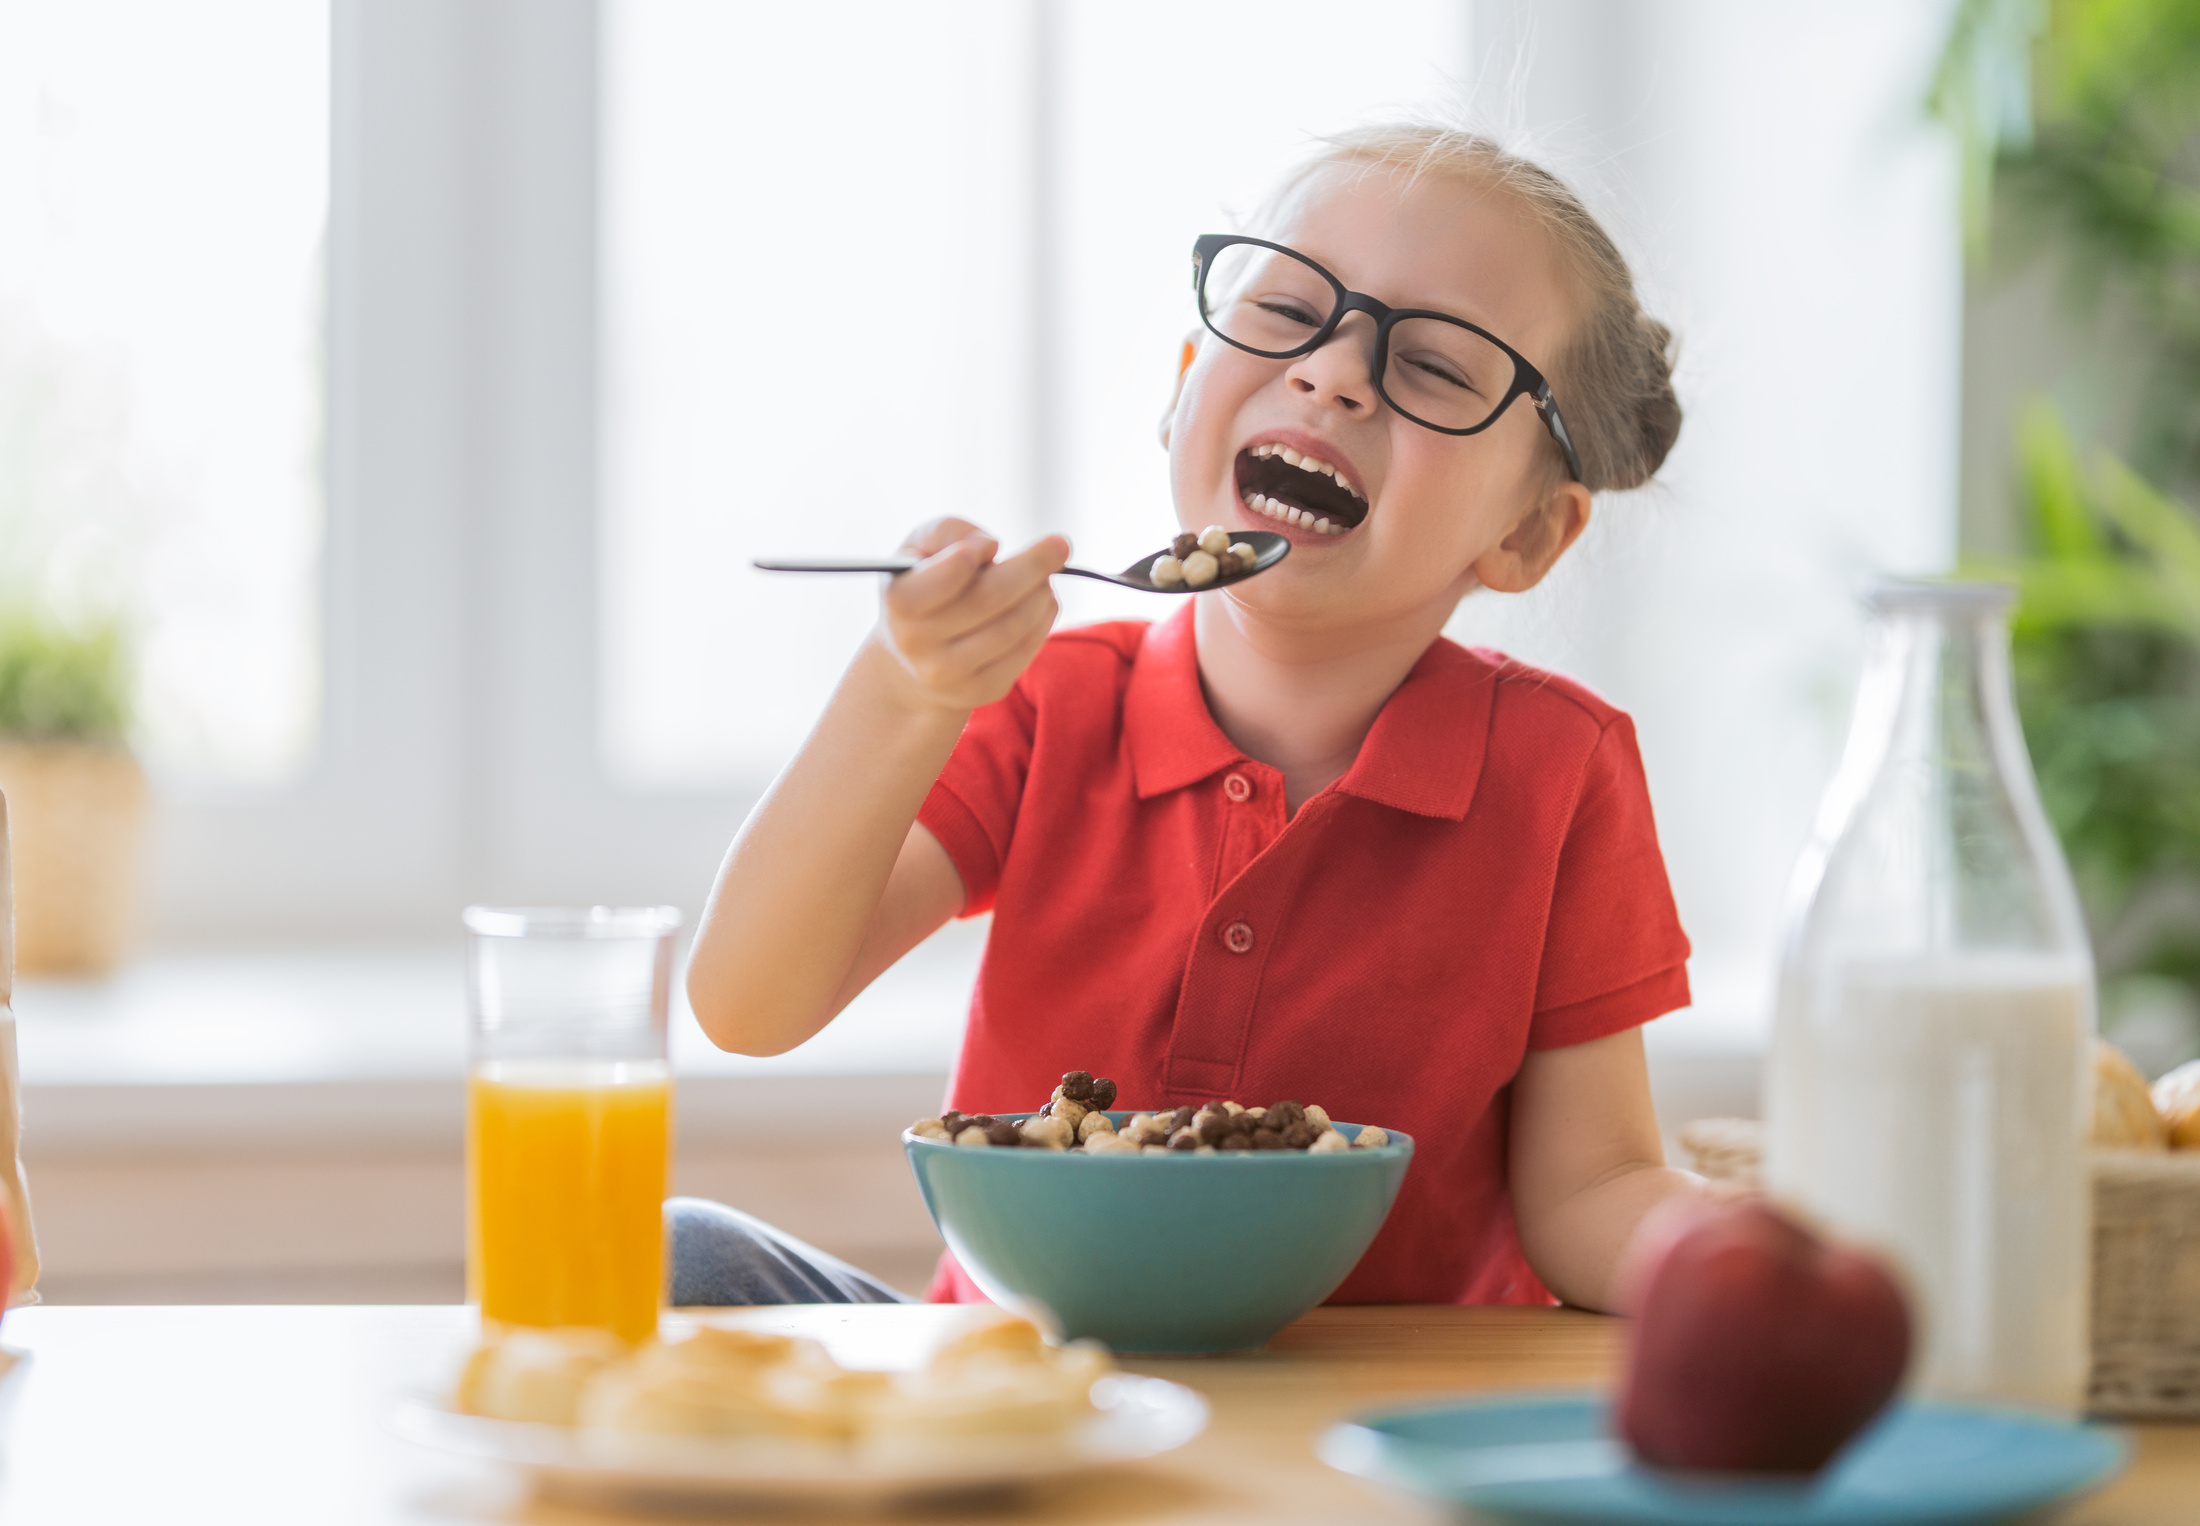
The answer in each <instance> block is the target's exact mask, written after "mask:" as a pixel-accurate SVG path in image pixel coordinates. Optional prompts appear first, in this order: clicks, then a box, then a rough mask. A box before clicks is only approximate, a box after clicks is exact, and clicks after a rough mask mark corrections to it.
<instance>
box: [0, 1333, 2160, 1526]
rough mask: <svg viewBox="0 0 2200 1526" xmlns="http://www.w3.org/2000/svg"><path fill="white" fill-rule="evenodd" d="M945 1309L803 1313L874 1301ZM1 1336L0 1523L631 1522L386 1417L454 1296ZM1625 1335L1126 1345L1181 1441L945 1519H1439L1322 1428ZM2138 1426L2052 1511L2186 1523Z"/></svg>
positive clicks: (1589, 1364) (1590, 1380)
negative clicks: (1356, 1467)
mask: <svg viewBox="0 0 2200 1526" xmlns="http://www.w3.org/2000/svg"><path fill="white" fill-rule="evenodd" d="M941 1312H942V1311H937V1310H929V1309H924V1308H902V1309H893V1308H884V1309H879V1308H874V1309H865V1310H858V1311H854V1314H853V1315H852V1316H851V1314H850V1311H848V1310H846V1309H838V1310H825V1309H819V1310H818V1311H817V1313H818V1314H819V1315H820V1316H823V1317H828V1318H833V1319H841V1320H845V1319H848V1318H850V1317H854V1318H858V1319H873V1320H879V1321H910V1320H917V1321H922V1320H926V1319H931V1318H936V1317H938V1315H939V1314H940V1313H941ZM5 1335H6V1344H7V1345H8V1346H10V1347H12V1348H14V1349H16V1350H19V1351H28V1352H30V1353H31V1354H32V1359H31V1361H30V1363H29V1365H28V1368H27V1369H26V1371H25V1372H23V1373H21V1374H18V1376H17V1378H16V1380H15V1382H14V1384H13V1385H12V1388H13V1394H12V1397H13V1401H14V1402H13V1411H12V1415H10V1416H8V1417H7V1418H5V1419H0V1521H5V1522H7V1523H8V1526H48V1523H62V1522H66V1523H71V1526H74V1523H79V1522H88V1523H106V1522H115V1523H137V1522H159V1523H161V1526H175V1523H181V1522H194V1521H209V1522H212V1521H219V1522H222V1523H224V1526H232V1523H233V1526H250V1523H258V1522H282V1523H284V1526H321V1523H354V1522H356V1523H375V1526H384V1523H397V1522H406V1523H426V1522H433V1523H438V1526H460V1523H477V1522H541V1523H563V1526H589V1523H602V1522H608V1521H614V1520H623V1519H639V1518H630V1517H622V1516H612V1515H606V1514H603V1513H601V1512H598V1511H595V1510H590V1509H584V1508H581V1507H578V1506H575V1505H571V1504H566V1503H562V1502H557V1501H550V1500H542V1499H537V1498H533V1497H531V1496H530V1495H529V1493H528V1492H527V1490H526V1488H525V1486H524V1485H523V1484H522V1483H520V1482H518V1481H517V1480H516V1479H515V1478H514V1477H512V1476H510V1475H507V1474H504V1473H501V1472H499V1471H496V1470H493V1469H488V1468H483V1467H477V1466H474V1465H471V1464H468V1463H465V1462H460V1461H455V1460H450V1459H445V1458H442V1457H440V1456H437V1455H435V1454H433V1453H429V1452H424V1451H419V1450H417V1449H415V1448H413V1447H411V1446H408V1445H407V1444H406V1443H404V1442H401V1441H398V1440H396V1439H395V1438H394V1437H392V1436H390V1435H389V1433H388V1432H387V1431H386V1430H385V1429H384V1428H383V1424H382V1417H383V1414H384V1412H385V1410H386V1409H387V1407H388V1403H389V1399H390V1396H391V1395H392V1394H393V1393H396V1392H399V1391H401V1390H404V1389H407V1388H418V1387H422V1386H425V1385H428V1384H431V1383H433V1382H434V1381H435V1379H436V1376H437V1375H438V1374H440V1373H443V1372H446V1371H448V1370H449V1368H450V1366H451V1365H452V1363H453V1362H454V1361H455V1359H456V1358H457V1356H458V1355H459V1354H461V1353H462V1352H463V1351H464V1350H465V1349H466V1347H467V1346H468V1345H469V1344H470V1342H471V1339H472V1335H473V1318H472V1316H471V1314H470V1313H469V1312H468V1311H467V1310H465V1309H463V1308H430V1307H405V1308H297V1307H287V1308H222V1307H199V1308H33V1309H19V1310H16V1311H15V1312H13V1313H11V1314H9V1315H8V1316H7V1320H6V1324H5ZM1618 1335H1619V1327H1618V1326H1617V1325H1616V1324H1615V1323H1614V1322H1613V1321H1610V1320H1607V1319H1603V1318H1600V1317H1598V1316H1596V1315H1590V1314H1578V1313H1573V1312H1570V1311H1563V1310H1550V1309H1461V1308H1398V1307H1393V1308H1325V1309H1317V1310H1316V1311H1315V1312H1314V1313H1312V1314H1310V1315H1308V1316H1307V1317H1306V1318H1305V1319H1304V1320H1301V1321H1300V1322H1299V1323H1298V1324H1296V1325H1294V1326H1292V1327H1291V1329H1289V1330H1287V1331H1286V1332H1284V1334H1283V1335H1282V1336H1281V1337H1280V1338H1279V1339H1278V1340H1277V1341H1276V1343H1275V1345H1274V1346H1273V1347H1272V1348H1271V1349H1270V1350H1268V1351H1267V1352H1264V1353H1262V1354H1260V1355H1258V1356H1251V1357H1223V1358H1206V1359H1188V1360H1169V1361H1137V1362H1131V1363H1128V1364H1126V1365H1128V1366H1130V1367H1132V1368H1134V1369H1135V1370H1137V1371H1140V1372H1148V1373H1152V1374H1155V1375H1156V1376H1160V1377H1166V1378H1171V1379H1174V1380H1175V1381H1177V1382H1180V1383H1186V1384H1189V1385H1190V1386H1192V1387H1194V1388H1197V1389H1199V1390H1201V1391H1202V1392H1204V1393H1205V1394H1206V1395H1207V1396H1208V1397H1209V1399H1211V1400H1212V1401H1213V1403H1214V1419H1213V1423H1212V1424H1211V1425H1210V1426H1209V1428H1208V1430H1207V1432H1206V1433H1205V1434H1204V1435H1202V1436H1201V1437H1200V1438H1199V1439H1198V1440H1197V1441H1195V1442H1193V1443H1192V1444H1191V1445H1190V1446H1188V1447H1186V1448H1184V1449H1183V1450H1182V1451H1180V1452H1176V1453H1172V1454H1171V1455H1170V1456H1168V1457H1166V1458H1162V1459H1158V1460H1156V1461H1154V1462H1151V1463H1146V1464H1142V1465H1139V1466H1137V1467H1129V1468H1121V1469H1116V1470H1113V1471H1110V1472H1107V1473H1102V1474H1094V1475H1088V1476H1086V1477H1085V1478H1082V1479H1079V1480H1076V1481H1075V1482H1073V1483H1064V1484H1061V1485H1052V1486H1048V1487H1047V1488H1045V1489H1041V1490H1037V1491H1034V1492H1032V1493H1030V1494H1027V1495H1024V1496H1021V1497H1019V1499H1018V1501H1017V1502H1016V1503H1015V1504H1014V1505H1013V1506H1009V1507H1006V1508H1003V1509H1001V1510H999V1511H984V1512H973V1511H971V1510H970V1509H968V1508H962V1509H959V1510H958V1511H956V1512H955V1513H954V1514H953V1515H952V1516H951V1517H942V1518H941V1520H942V1522H943V1526H945V1523H946V1522H947V1521H949V1520H952V1523H953V1526H1021V1523H1024V1522H1030V1523H1033V1526H1037V1523H1040V1522H1045V1523H1047V1526H1062V1523H1063V1522H1065V1521H1070V1520H1076V1521H1079V1522H1088V1523H1106V1526H1122V1523H1127V1522H1137V1521H1163V1522H1172V1523H1175V1522H1181V1523H1187V1526H1189V1523H1200V1522H1234V1523H1254V1522H1258V1523H1259V1526H1281V1523H1285V1522H1298V1521H1324V1522H1398V1521H1408V1522H1418V1523H1423V1526H1427V1523H1430V1522H1434V1521H1438V1520H1441V1519H1444V1517H1443V1516H1441V1515H1440V1514H1439V1513H1438V1512H1435V1511H1433V1510H1430V1509H1427V1508H1424V1507H1422V1506H1419V1505H1415V1504H1412V1503H1409V1502H1405V1501H1401V1500H1396V1499H1391V1498H1388V1497H1386V1496H1383V1495H1379V1494H1376V1493H1374V1492H1372V1491H1370V1490H1369V1489H1367V1488H1366V1487H1364V1486H1363V1485H1361V1484H1359V1483H1357V1482H1356V1481H1354V1480H1352V1479H1349V1478H1345V1477H1343V1476H1341V1475H1339V1474H1336V1473H1332V1472H1331V1471H1330V1470H1329V1469H1327V1468H1325V1467H1323V1466H1322V1464H1321V1463H1320V1462H1318V1461H1317V1460H1316V1459H1315V1457H1314V1454H1313V1450H1312V1443H1313V1440H1314V1438H1315V1436H1316V1435H1318V1434H1319V1433H1320V1431H1321V1430H1322V1429H1323V1427H1325V1426H1327V1425H1328V1424H1329V1423H1330V1422H1332V1421H1333V1420H1335V1419H1337V1418H1338V1417H1340V1416H1342V1415H1345V1414H1347V1413H1349V1412H1351V1411H1353V1410H1356V1409H1360V1408H1363V1407H1366V1406H1368V1405H1370V1404H1375V1403H1381V1402H1386V1401H1389V1400H1393V1399H1397V1398H1400V1397H1410V1396H1414V1395H1424V1394H1426V1395H1435V1394H1445V1393H1468V1392H1472V1391H1475V1390H1480V1389H1501V1388H1530V1387H1567V1386H1579V1385H1584V1384H1595V1383H1599V1382H1602V1381H1605V1380H1606V1379H1607V1378H1608V1377H1609V1376H1610V1373H1611V1368H1612V1361H1613V1358H1614V1356H1615V1354H1616V1349H1617V1340H1618ZM7 1392H8V1390H6V1389H0V1394H6V1393H7ZM4 1402H5V1400H4V1399H0V1403H4ZM2133 1434H2134V1439H2135V1440H2136V1442H2137V1453H2136V1460H2135V1462H2134V1464H2133V1467H2132V1469H2131V1471H2130V1472H2129V1473H2127V1474H2126V1475H2125V1476H2124V1477H2123V1478H2122V1479H2120V1480H2118V1481H2117V1482H2116V1483H2115V1484H2113V1485H2111V1486H2110V1487H2109V1488H2107V1489H2105V1490H2103V1491H2102V1492H2101V1493H2099V1494H2097V1495H2095V1496H2093V1497H2092V1498H2090V1499H2088V1500H2085V1501H2083V1502H2081V1503H2080V1504H2078V1505H2077V1506H2075V1507H2073V1508H2072V1509H2071V1510H2070V1511H2068V1512H2067V1513H2066V1514H2065V1515H2064V1516H2063V1517H2062V1519H2063V1520H2066V1521H2068V1522H2071V1523H2073V1526H2075V1523H2085V1526H2111V1523H2114V1526H2155V1523H2159V1526H2170V1523H2173V1522H2174V1523H2179V1526H2184V1523H2190V1522H2193V1521H2195V1520H2200V1426H2167V1425H2164V1426H2140V1427H2135V1428H2134V1433H2133ZM654 1519H657V1520H663V1519H665V1518H664V1517H655V1518H654ZM690 1519H692V1517H690ZM742 1519H743V1520H744V1521H748V1522H752V1523H753V1522H757V1521H759V1520H760V1519H761V1518H760V1517H757V1516H754V1515H745V1516H743V1517H742ZM804 1519H805V1520H807V1521H810V1522H812V1523H814V1522H816V1521H817V1520H818V1519H819V1518H818V1517H816V1516H808V1517H805V1518H804Z"/></svg>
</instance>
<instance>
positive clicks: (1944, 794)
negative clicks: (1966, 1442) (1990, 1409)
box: [1765, 583, 2093, 1410]
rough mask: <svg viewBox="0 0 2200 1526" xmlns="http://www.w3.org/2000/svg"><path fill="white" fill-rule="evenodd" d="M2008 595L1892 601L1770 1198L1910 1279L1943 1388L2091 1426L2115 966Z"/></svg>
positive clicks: (1807, 969) (1831, 872) (1813, 879)
mask: <svg viewBox="0 0 2200 1526" xmlns="http://www.w3.org/2000/svg"><path fill="white" fill-rule="evenodd" d="M2010 600H2011V593H2010V590H2008V589H2006V588H2003V587H2000V586H1997V585H1988V584H1961V583H1933V584H1926V583H1894V584H1888V585H1885V586H1882V587H1881V588H1879V589H1878V590H1876V591H1875V592H1874V593H1873V594H1872V596H1871V598H1870V601H1869V602H1870V606H1871V609H1872V612H1873V614H1874V616H1875V619H1874V624H1873V631H1872V649H1871V655H1870V659H1869V662H1868V665H1867V667H1866V669H1865V673H1864V679H1863V683H1862V685H1861V686H1860V688H1859V689H1858V691H1857V698H1856V709H1855V712H1854V715H1853V716H1852V718H1851V721H1850V732H1849V740H1848V747H1847V750H1846V752H1845V753H1844V754H1843V756H1842V760H1841V766H1840V769H1839V771H1838V773H1837V774H1836V775H1835V778H1834V781H1833V783H1832V785H1831V786H1830V787H1829V788H1828V789H1827V791H1826V797H1825V800H1824V802H1823V804H1822V805H1821V807H1820V812H1819V818H1818V824H1817V829H1816V831H1815V833H1814V834H1813V836H1812V840H1811V843H1810V846H1809V847H1808V848H1806V849H1805V850H1804V853H1803V857H1802V859H1801V861H1800V862H1799V863H1798V864H1797V866H1796V872H1795V880H1794V884H1793V887H1792V891H1791V901H1790V905H1789V908H1788V920H1787V927H1786V943H1785V948H1784V950H1783V955H1782V963H1781V972H1780V996H1779V1010H1778V1016H1777V1019H1776V1022H1775V1026H1774V1032H1773V1044H1772V1057H1771V1063H1770V1066H1769V1068H1768V1072H1767V1080H1766V1096H1765V1121H1766V1141H1765V1177H1766V1185H1767V1188H1768V1190H1769V1191H1770V1192H1771V1193H1772V1194H1773V1195H1774V1196H1775V1197H1777V1198H1782V1199H1785V1200H1787V1201H1789V1202H1791V1203H1793V1204H1794V1205H1796V1206H1797V1207H1800V1208H1801V1209H1803V1210H1804V1211H1805V1212H1806V1213H1808V1214H1809V1215H1811V1216H1812V1217H1814V1218H1816V1219H1817V1220H1818V1221H1819V1222H1820V1223H1822V1224H1824V1225H1825V1226H1826V1227H1827V1228H1829V1229H1831V1230H1832V1231H1834V1232H1835V1233H1838V1234H1841V1235H1844V1236H1846V1237H1848V1238H1851V1239H1855V1240H1859V1241H1862V1242H1864V1243H1866V1244H1872V1245H1876V1246H1878V1247H1880V1248H1881V1249H1882V1250H1884V1251H1886V1252H1888V1253H1889V1254H1890V1255H1892V1257H1893V1258H1894V1259H1895V1260H1896V1261H1897V1262H1898V1263H1899V1264H1900V1265H1901V1267H1902V1268H1903V1269H1904V1271H1905V1272H1906V1273H1907V1274H1908V1277H1909V1281H1910V1286H1911V1289H1912V1292H1913V1294H1914V1295H1915V1298H1916V1302H1917V1309H1916V1312H1917V1314H1918V1316H1919V1321H1920V1336H1921V1340H1920V1343H1919V1347H1918V1359H1917V1362H1916V1365H1915V1366H1914V1367H1913V1369H1912V1377H1913V1381H1914V1382H1915V1383H1916V1385H1917V1387H1918V1388H1919V1389H1920V1390H1921V1391H1923V1392H1925V1393H1928V1394H1933V1395H1937V1396H1943V1397H1971V1398H1982V1399H1996V1400H2006V1401H2011V1402H2015V1403H2020V1404H2033V1405H2043V1406H2049V1407H2053V1408H2058V1409H2065V1410H2074V1409H2076V1408H2077V1407H2078V1405H2079V1403H2080V1401H2081V1400H2082V1398H2083V1395H2084V1390H2085V1381H2086V1364H2087V1350H2086V1338H2087V1329H2086V1326H2087V1310H2088V1301H2087V1283H2088V1260H2089V1256H2090V1250H2091V1234H2090V1213H2089V1198H2088V1191H2089V1189H2088V1180H2087V1174H2086V1168H2085V1154H2084V1139H2085V1135H2086V1132H2087V1129H2088V1126H2089V1123H2090V1118H2091V1085H2092V1065H2091V1056H2090V1045H2091V1040H2092V1035H2093V961H2092V956H2091V954H2090V952H2089V950H2088V945H2087V942H2086V934H2085V925H2084V922H2083V920H2082V918H2081V917H2080V915H2079V911H2078V901H2077V895H2076V893H2075V891H2074V889H2073V887H2072V885H2071V880H2070V870H2069V868H2068V866H2067V865H2066V864H2065V863H2064V862H2063V856H2062V850H2061V848H2060V847H2059V846H2058V844H2057V843H2056V841H2055V835H2054V833H2053V831H2052V830H2051V829H2050V828H2049V826H2048V823H2047V818H2046V816H2045V814H2044V813H2043V812H2042V811H2041V809H2040V804H2039V795H2038V792H2037V790H2036V788H2035V786H2034V783H2033V778H2032V767H2031V763H2030V760H2029V759H2028V758H2027V756H2026V754H2025V750H2024V736H2023V733H2022V732H2021V730H2020V729H2019V727H2018V724H2017V717H2016V707H2015V704H2014V701H2013V699H2012V696H2011V693H2010V682H2009V633H2008V625H2007V621H2006V616H2007V612H2008V608H2009V604H2010Z"/></svg>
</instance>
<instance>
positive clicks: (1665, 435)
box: [1613, 312, 1681, 487]
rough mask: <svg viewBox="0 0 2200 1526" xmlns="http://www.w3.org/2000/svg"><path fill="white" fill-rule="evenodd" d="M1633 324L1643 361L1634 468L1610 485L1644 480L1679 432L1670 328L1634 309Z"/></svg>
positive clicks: (1631, 484)
mask: <svg viewBox="0 0 2200 1526" xmlns="http://www.w3.org/2000/svg"><path fill="white" fill-rule="evenodd" d="M1635 324H1636V327H1637V328H1639V329H1640V330H1641V333H1642V346H1641V354H1642V357H1643V361H1644V365H1643V372H1644V374H1643V384H1644V385H1643V387H1642V390H1641V391H1640V392H1639V393H1637V395H1636V399H1635V431H1636V436H1637V438H1638V440H1639V442H1640V444H1639V454H1638V456H1637V461H1636V465H1637V466H1638V471H1637V473H1636V474H1635V476H1634V480H1633V481H1631V482H1624V483H1620V482H1615V483H1614V484H1613V486H1614V487H1640V486H1642V484H1643V483H1645V482H1648V481H1649V480H1650V478H1651V476H1652V475H1653V474H1655V473H1656V471H1657V469H1658V468H1659V467H1661V466H1663V465H1664V464H1665V458H1666V456H1667V455H1669V454H1670V453H1671V452H1672V449H1673V442H1674V441H1675V440H1677V439H1679V438H1680V434H1681V400H1680V397H1679V395H1678V394H1676V393H1675V392H1674V391H1673V361H1674V353H1675V351H1676V349H1677V348H1678V346H1677V345H1675V344H1674V342H1673V331H1672V330H1671V329H1670V328H1668V327H1666V325H1664V324H1662V323H1660V322H1659V321H1658V320H1657V319H1655V318H1653V317H1651V316H1650V315H1649V314H1648V313H1642V312H1638V313H1636V314H1635Z"/></svg>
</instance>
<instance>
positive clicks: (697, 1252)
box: [665, 1197, 915, 1309]
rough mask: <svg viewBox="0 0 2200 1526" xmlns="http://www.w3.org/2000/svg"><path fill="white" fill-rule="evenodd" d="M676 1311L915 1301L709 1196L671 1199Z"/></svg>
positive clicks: (669, 1277) (668, 1220)
mask: <svg viewBox="0 0 2200 1526" xmlns="http://www.w3.org/2000/svg"><path fill="white" fill-rule="evenodd" d="M665 1234H666V1241H667V1259H668V1260H669V1261H670V1263H671V1265H670V1267H669V1268H668V1269H667V1271H666V1281H668V1282H669V1283H670V1284H671V1287H670V1289H669V1293H670V1302H671V1304H672V1307H674V1308H676V1309H677V1308H686V1307H694V1306H696V1305H700V1304H743V1305H747V1304H769V1303H912V1302H914V1301H915V1300H913V1299H910V1298H906V1297H904V1296H903V1295H901V1294H900V1293H897V1292H895V1291H894V1290H893V1289H892V1288H890V1287H888V1286H887V1285H886V1284H885V1283H883V1282H880V1281H879V1280H878V1279H877V1278H876V1277H872V1276H870V1275H869V1274H867V1273H864V1272H860V1271H858V1270H856V1268H854V1267H852V1266H850V1265H849V1264H848V1263H847V1262H845V1261H842V1260H841V1259H839V1258H838V1257H837V1256H828V1255H826V1254H825V1252H823V1251H821V1250H819V1249H818V1248H817V1247H816V1246H814V1245H807V1244H805V1243H803V1242H802V1241H800V1240H797V1239H796V1238H795V1237H794V1236H793V1235H790V1234H786V1233H784V1232H782V1231H780V1230H777V1229H774V1228H772V1227H771V1225H769V1224H767V1223H765V1222H764V1221H763V1220H762V1219H759V1218H753V1217H751V1216H750V1215H748V1214H745V1213H743V1212H742V1211H741V1210H740V1209H738V1208H728V1207H727V1206H726V1205H725V1204H723V1203H713V1202H711V1201H709V1200H708V1199H707V1198H699V1197H676V1198H667V1199H666V1200H665Z"/></svg>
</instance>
